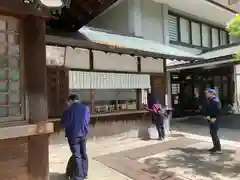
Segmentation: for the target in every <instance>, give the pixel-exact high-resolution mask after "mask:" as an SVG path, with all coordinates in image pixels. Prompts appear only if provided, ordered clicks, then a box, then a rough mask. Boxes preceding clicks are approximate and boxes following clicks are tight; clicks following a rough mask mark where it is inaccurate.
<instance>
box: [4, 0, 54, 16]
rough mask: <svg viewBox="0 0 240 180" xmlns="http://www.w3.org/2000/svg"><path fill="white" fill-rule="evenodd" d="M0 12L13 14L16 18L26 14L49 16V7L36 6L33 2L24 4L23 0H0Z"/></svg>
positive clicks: (8, 14)
mask: <svg viewBox="0 0 240 180" xmlns="http://www.w3.org/2000/svg"><path fill="white" fill-rule="evenodd" d="M0 14H1V15H7V16H15V17H18V18H21V17H25V16H27V15H34V16H40V17H43V18H51V16H52V15H51V12H50V9H49V8H47V7H42V6H41V7H38V6H36V4H34V3H30V4H26V3H24V2H23V0H0Z"/></svg>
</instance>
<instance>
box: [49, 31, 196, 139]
mask: <svg viewBox="0 0 240 180" xmlns="http://www.w3.org/2000/svg"><path fill="white" fill-rule="evenodd" d="M54 34H55V35H54ZM46 39H47V44H48V45H47V47H46V52H47V65H48V107H49V118H50V120H51V121H52V122H54V123H55V125H58V123H59V117H60V116H61V114H62V111H63V109H64V108H65V104H66V99H67V96H68V95H69V94H71V93H76V94H78V95H79V96H80V99H81V101H82V102H83V103H86V104H87V105H88V106H89V107H90V109H91V114H92V121H91V122H92V124H93V125H94V128H92V130H91V131H90V136H97V137H99V136H108V135H113V134H116V133H123V132H127V131H131V130H133V129H138V130H139V129H140V128H141V127H142V126H143V127H144V128H146V127H147V126H148V124H149V122H148V121H146V120H147V119H146V117H145V118H143V116H144V115H146V112H147V111H146V110H144V105H145V104H147V93H148V92H150V91H151V92H152V93H154V94H155V95H156V96H158V97H159V98H160V100H161V101H162V102H163V103H165V97H166V94H167V93H166V91H167V86H166V74H165V71H166V65H165V64H166V61H165V60H166V59H178V60H180V59H181V60H182V59H184V60H186V61H193V60H195V59H196V57H195V56H193V55H192V54H190V53H186V52H183V51H180V50H178V49H175V48H173V47H170V46H166V45H162V44H159V43H156V42H153V41H149V40H145V39H142V38H140V37H133V36H126V35H123V34H116V33H113V32H109V31H106V30H102V29H96V28H92V27H83V28H81V29H80V30H79V32H76V33H62V34H61V33H60V34H58V36H56V33H54V32H53V31H49V32H48V35H47V36H46ZM109 122H111V123H109ZM112 126H114V127H112Z"/></svg>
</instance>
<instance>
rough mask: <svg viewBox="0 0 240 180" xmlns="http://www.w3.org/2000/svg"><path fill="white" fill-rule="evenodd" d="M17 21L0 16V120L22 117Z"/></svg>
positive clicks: (19, 118)
mask: <svg viewBox="0 0 240 180" xmlns="http://www.w3.org/2000/svg"><path fill="white" fill-rule="evenodd" d="M19 54H20V52H19V34H18V21H17V20H15V19H13V18H8V17H2V16H0V122H6V121H8V122H9V121H13V120H21V119H23V111H24V109H23V106H22V102H23V101H22V100H23V98H22V95H21V91H20V89H21V83H20V55H19Z"/></svg>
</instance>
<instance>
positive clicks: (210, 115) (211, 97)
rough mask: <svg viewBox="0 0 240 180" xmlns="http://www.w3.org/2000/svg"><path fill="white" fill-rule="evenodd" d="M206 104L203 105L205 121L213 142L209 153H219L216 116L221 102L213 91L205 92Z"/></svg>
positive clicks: (219, 145)
mask: <svg viewBox="0 0 240 180" xmlns="http://www.w3.org/2000/svg"><path fill="white" fill-rule="evenodd" d="M206 96H207V102H206V104H205V119H207V120H208V122H209V128H210V134H211V137H212V141H213V148H212V149H210V150H209V151H210V152H211V153H220V152H221V143H220V140H219V137H218V130H219V122H218V116H219V114H220V109H221V102H220V100H219V98H218V97H217V92H216V91H215V90H214V89H208V90H207V91H206Z"/></svg>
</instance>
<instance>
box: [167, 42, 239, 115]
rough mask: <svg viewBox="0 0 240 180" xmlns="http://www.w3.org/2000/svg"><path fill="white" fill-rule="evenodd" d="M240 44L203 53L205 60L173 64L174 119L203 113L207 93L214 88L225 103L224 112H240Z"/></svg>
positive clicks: (201, 55) (171, 69)
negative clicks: (236, 55) (238, 58)
mask: <svg viewBox="0 0 240 180" xmlns="http://www.w3.org/2000/svg"><path fill="white" fill-rule="evenodd" d="M239 48H240V45H239V43H235V44H231V45H226V46H222V47H218V48H214V49H211V50H209V51H206V52H202V53H201V54H199V55H198V56H199V57H202V58H204V60H202V61H195V62H182V63H181V64H179V63H178V64H177V62H176V63H175V65H174V64H171V65H170V66H169V67H168V71H169V72H170V73H171V98H172V105H173V107H174V109H175V111H174V116H191V115H196V114H202V105H203V102H204V100H205V93H204V91H205V90H206V89H207V88H214V89H215V90H216V91H217V93H218V96H219V98H220V100H221V102H222V113H234V112H237V113H239V102H240V101H239V97H240V96H239V61H238V60H236V59H235V58H234V54H235V53H236V52H237V51H238V50H239Z"/></svg>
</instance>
